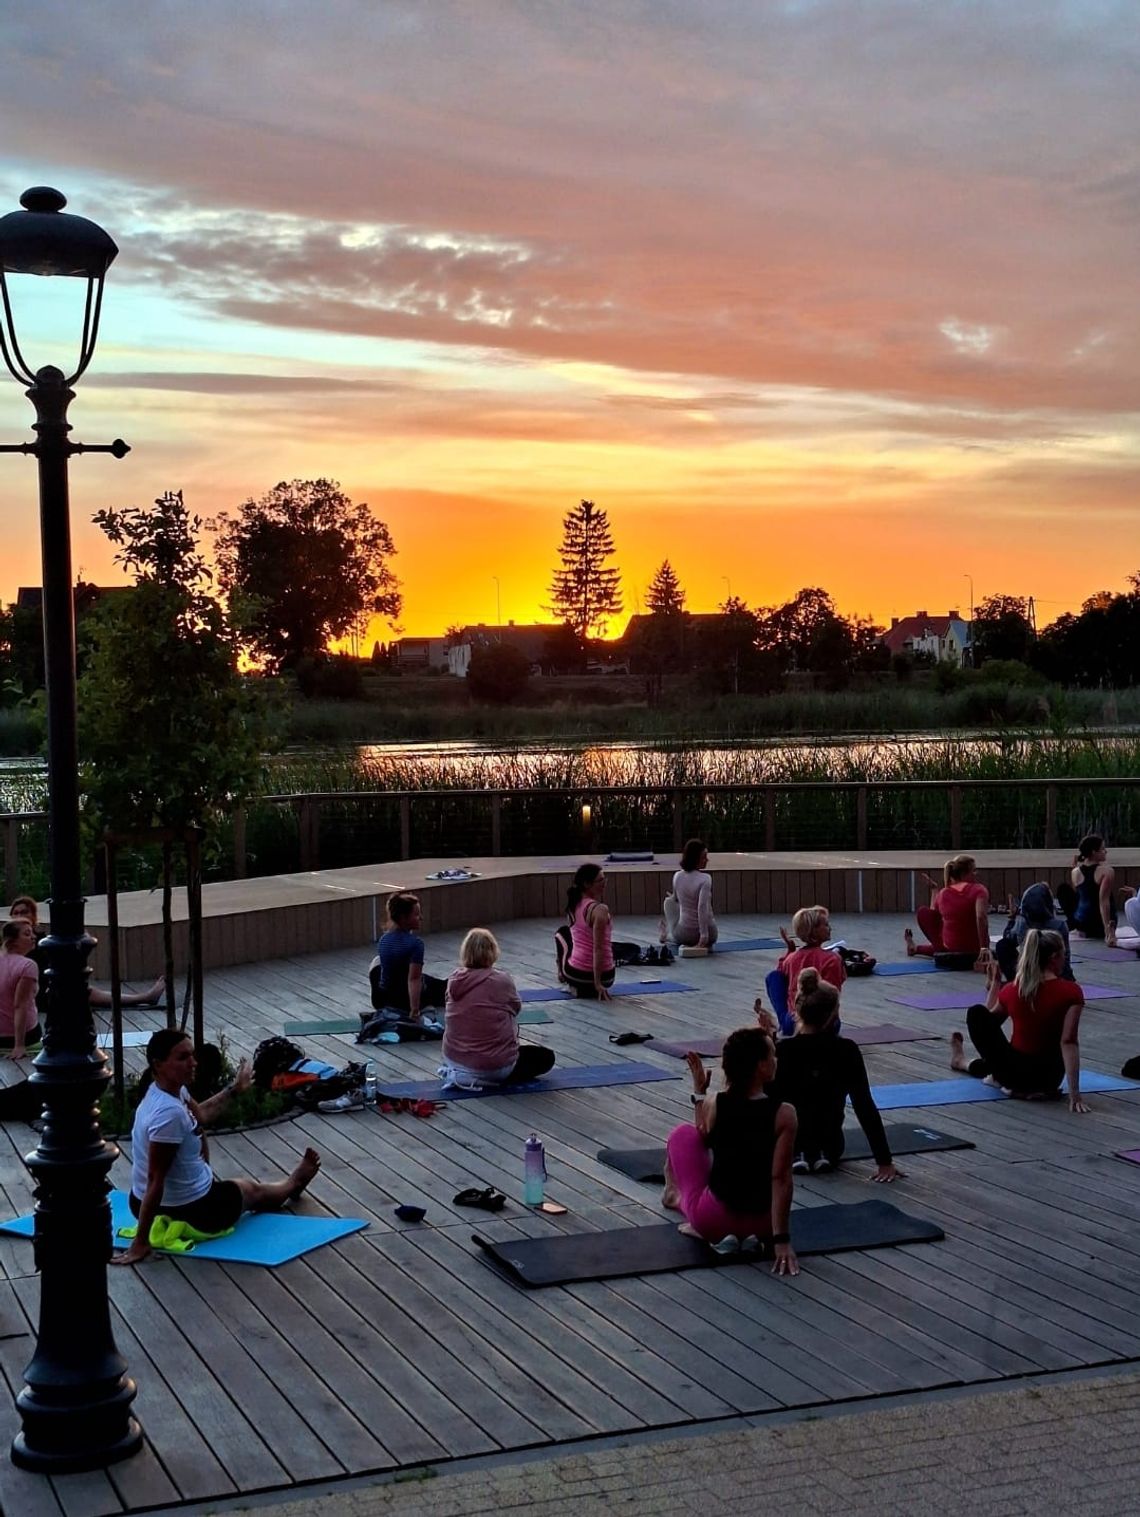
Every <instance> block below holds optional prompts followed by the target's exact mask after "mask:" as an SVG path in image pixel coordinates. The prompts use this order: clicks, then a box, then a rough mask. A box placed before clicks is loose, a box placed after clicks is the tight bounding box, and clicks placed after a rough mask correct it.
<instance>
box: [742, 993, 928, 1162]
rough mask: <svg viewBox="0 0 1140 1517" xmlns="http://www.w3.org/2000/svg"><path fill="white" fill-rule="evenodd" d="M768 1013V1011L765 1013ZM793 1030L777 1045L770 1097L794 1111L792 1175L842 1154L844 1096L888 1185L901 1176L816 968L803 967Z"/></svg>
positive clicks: (863, 1071)
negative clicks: (838, 1033) (794, 1153)
mask: <svg viewBox="0 0 1140 1517" xmlns="http://www.w3.org/2000/svg"><path fill="white" fill-rule="evenodd" d="M765 1015H767V1014H765ZM795 1015H796V1032H795V1036H794V1037H791V1038H781V1039H780V1041H779V1043H778V1044H777V1045H776V1083H775V1085H774V1087H773V1092H772V1094H773V1096H774V1098H775V1099H776V1100H778V1101H787V1102H789V1103H790V1104H791V1105H792V1106H794V1107H795V1110H796V1118H797V1120H798V1122H799V1130H798V1132H797V1135H796V1157H795V1161H794V1163H793V1164H792V1169H793V1171H794V1172H795V1173H796V1174H807V1173H808V1172H809V1171H810V1172H811V1173H812V1174H813V1175H818V1174H823V1173H826V1172H827V1171H828V1170H831V1169H834V1168H835V1166H836V1165H837V1164H838V1163H839V1161H840V1160H841V1159H842V1158H843V1116H844V1111H845V1109H846V1104H847V1100H848V1097H850V1099H851V1105H852V1107H853V1109H854V1112H855V1115H856V1117H857V1118H858V1120H859V1126H860V1127H861V1128H862V1129H863V1133H864V1135H865V1137H866V1139H867V1142H868V1144H869V1145H870V1149H871V1153H872V1154H873V1155H874V1159H875V1163H876V1164H877V1165H878V1168H877V1169H876V1171H875V1173H874V1174H873V1175H872V1176H871V1179H872V1180H875V1181H877V1182H878V1183H880V1184H886V1185H889V1184H890V1183H891V1182H892V1181H893V1180H899V1179H902V1178H903V1175H902V1171H901V1170H899V1169H896V1168H895V1166H894V1163H893V1161H892V1159H891V1149H890V1145H889V1144H888V1142H887V1135H886V1133H885V1132H884V1131H883V1119H882V1117H881V1116H880V1115H879V1108H878V1107H877V1106H876V1105H875V1098H874V1097H873V1096H872V1094H871V1086H870V1083H869V1082H868V1079H867V1066H866V1065H865V1064H864V1063H863V1053H862V1050H861V1049H860V1048H859V1045H858V1044H857V1043H854V1042H853V1041H852V1040H851V1039H850V1038H843V1037H838V1036H836V1028H837V1027H838V1024H839V992H838V991H837V990H836V988H835V986H834V985H829V984H827V983H826V982H825V981H823V980H821V979H820V975H819V971H818V970H817V969H802V970H801V971H800V976H799V982H798V986H797V989H796V999H795Z"/></svg>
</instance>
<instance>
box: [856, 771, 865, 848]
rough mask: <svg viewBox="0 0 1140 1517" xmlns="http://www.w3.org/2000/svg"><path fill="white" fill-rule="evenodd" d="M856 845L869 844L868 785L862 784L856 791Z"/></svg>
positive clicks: (860, 846) (862, 846)
mask: <svg viewBox="0 0 1140 1517" xmlns="http://www.w3.org/2000/svg"><path fill="white" fill-rule="evenodd" d="M855 846H856V848H859V849H863V848H866V846H867V787H866V785H860V786H859V788H858V790H856V792H855Z"/></svg>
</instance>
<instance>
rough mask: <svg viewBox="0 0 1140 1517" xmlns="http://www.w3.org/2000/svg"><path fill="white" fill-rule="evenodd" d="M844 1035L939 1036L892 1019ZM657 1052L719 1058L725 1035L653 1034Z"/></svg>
mask: <svg viewBox="0 0 1140 1517" xmlns="http://www.w3.org/2000/svg"><path fill="white" fill-rule="evenodd" d="M843 1036H844V1037H845V1038H850V1039H851V1041H852V1042H853V1043H858V1044H860V1045H861V1046H862V1047H864V1048H866V1047H868V1046H869V1045H871V1044H875V1043H917V1042H921V1041H922V1040H923V1039H927V1038H936V1037H938V1033H936V1032H916V1031H915V1030H914V1028H913V1027H896V1026H895V1024H894V1023H893V1022H880V1023H878V1024H877V1025H876V1026H874V1027H844V1028H843ZM648 1046H649V1047H651V1048H652V1049H653V1050H654V1052H655V1053H663V1054H668V1056H669V1058H671V1059H683V1058H684V1057H685V1055H686V1054H687V1053H688V1052H689V1050H690V1049H691V1050H692V1051H693V1053H699V1054H700V1056H701V1058H702V1059H719V1058H720V1055H721V1050H722V1049H723V1048H724V1039H723V1038H706V1037H699V1038H692V1039H690V1041H689V1042H688V1043H659V1042H658V1041H657V1039H656V1038H654V1039H653V1040H652V1041H651V1043H650V1044H649V1045H648Z"/></svg>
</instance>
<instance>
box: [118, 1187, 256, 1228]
mask: <svg viewBox="0 0 1140 1517" xmlns="http://www.w3.org/2000/svg"><path fill="white" fill-rule="evenodd" d="M129 1199H130V1208H131V1213H132V1215H133V1216H136V1217H137V1216H138V1214H139V1211H140V1210H141V1207H142V1203H141V1201H140V1200H139V1198H138V1197H137V1196H136V1195H135V1193H134V1191H132V1192H131V1194H130V1198H129ZM243 1205H244V1203H243V1201H242V1194H241V1186H240V1185H238V1184H237V1182H236V1181H235V1180H218V1179H215V1180H214V1183H213V1185H211V1186H210V1188H209V1190H208V1191H207V1192H206V1194H205V1195H204V1196H199V1197H198V1199H197V1201H191V1202H190V1204H189V1205H188V1206H160V1207H159V1211H160V1213H161V1214H162V1216H164V1217H172V1218H173V1219H174V1221H175V1222H189V1224H190V1226H191V1227H196V1228H197V1229H198V1231H199V1232H200V1233H224V1232H226V1231H227V1230H228V1229H229V1228H231V1227H236V1225H237V1220H238V1218H239V1217H240V1216H241V1214H242V1210H243Z"/></svg>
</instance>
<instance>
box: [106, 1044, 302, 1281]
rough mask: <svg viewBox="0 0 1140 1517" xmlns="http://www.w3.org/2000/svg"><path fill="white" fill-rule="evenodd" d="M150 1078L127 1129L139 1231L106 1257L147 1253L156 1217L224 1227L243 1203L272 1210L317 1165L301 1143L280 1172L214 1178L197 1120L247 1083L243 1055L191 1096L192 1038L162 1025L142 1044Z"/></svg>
mask: <svg viewBox="0 0 1140 1517" xmlns="http://www.w3.org/2000/svg"><path fill="white" fill-rule="evenodd" d="M146 1061H147V1068H148V1069H149V1071H150V1075H151V1081H152V1083H151V1085H150V1086H149V1088H148V1089H147V1092H146V1094H145V1095H144V1096H143V1098H142V1100H141V1101H140V1102H139V1105H138V1110H137V1111H136V1112H135V1121H134V1126H133V1127H132V1129H131V1192H130V1207H131V1211H132V1212H133V1213H134V1215H135V1216H136V1217H137V1218H138V1234H137V1236H136V1237H135V1240H134V1242H133V1243H132V1244H131V1246H130V1248H128V1249H127V1250H126V1252H125V1253H120V1254H115V1255H114V1256H113V1258H112V1260H111V1263H112V1264H138V1263H140V1262H141V1261H142V1260H143V1259H147V1258H149V1257H150V1255H151V1252H152V1249H151V1245H150V1232H151V1224H152V1223H153V1222H154V1220H155V1218H156V1217H159V1216H164V1217H170V1218H171V1219H172V1220H173V1221H175V1222H185V1223H188V1224H189V1226H191V1227H193V1228H195V1229H196V1230H197V1231H198V1232H201V1233H207V1234H210V1233H224V1232H228V1231H229V1229H230V1228H232V1227H234V1226H236V1225H237V1222H238V1220H239V1218H240V1217H241V1214H242V1212H244V1211H277V1210H279V1209H280V1208H281V1207H282V1206H285V1205H287V1204H288V1203H289V1202H290V1201H296V1200H297V1199H298V1197H299V1196H301V1195H302V1193H303V1192H304V1191H305V1189H306V1187H307V1186H308V1185H309V1183H310V1181H311V1180H312V1179H313V1177H314V1176H315V1175H316V1173H317V1171H318V1170H319V1169H320V1167H321V1159H320V1155H319V1154H318V1153H317V1151H316V1150H315V1149H313V1148H306V1150H305V1152H304V1155H303V1156H302V1158H301V1160H300V1162H299V1163H298V1164H297V1165H296V1167H295V1168H294V1169H293V1172H292V1173H291V1174H289V1175H286V1176H285V1178H284V1179H282V1180H273V1181H268V1182H267V1181H263V1180H248V1179H245V1178H242V1179H237V1180H219V1179H218V1177H217V1175H215V1174H214V1171H213V1170H212V1169H211V1167H210V1150H209V1145H208V1143H207V1142H206V1135H205V1133H204V1132H203V1131H202V1128H203V1125H204V1124H207V1123H209V1122H212V1121H214V1120H215V1119H216V1118H218V1117H220V1116H221V1114H222V1112H223V1111H224V1110H225V1107H226V1103H227V1102H228V1101H229V1098H230V1096H231V1095H233V1094H234V1093H235V1092H236V1091H240V1090H245V1089H246V1088H247V1087H248V1086H249V1081H250V1069H249V1065H248V1064H247V1063H246V1062H245V1060H244V1059H243V1060H242V1064H241V1068H240V1069H239V1070H238V1073H237V1078H236V1079H235V1080H234V1082H233V1084H232V1085H229V1086H227V1087H226V1089H225V1090H220V1091H219V1092H218V1093H217V1095H213V1096H210V1098H209V1099H208V1100H206V1101H201V1102H199V1101H195V1100H194V1099H193V1097H192V1096H191V1094H190V1090H189V1087H190V1086H191V1085H192V1084H193V1083H194V1074H195V1062H194V1045H193V1043H192V1042H191V1041H190V1039H189V1038H188V1037H187V1036H186V1034H185V1033H184V1032H181V1031H179V1029H178V1028H177V1027H163V1028H162V1029H161V1030H160V1031H159V1032H156V1033H155V1034H154V1036H153V1037H152V1038H151V1040H150V1042H149V1043H148V1044H147V1046H146Z"/></svg>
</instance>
